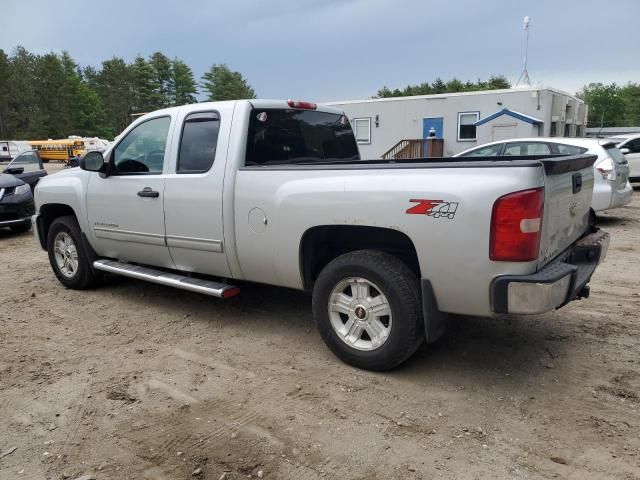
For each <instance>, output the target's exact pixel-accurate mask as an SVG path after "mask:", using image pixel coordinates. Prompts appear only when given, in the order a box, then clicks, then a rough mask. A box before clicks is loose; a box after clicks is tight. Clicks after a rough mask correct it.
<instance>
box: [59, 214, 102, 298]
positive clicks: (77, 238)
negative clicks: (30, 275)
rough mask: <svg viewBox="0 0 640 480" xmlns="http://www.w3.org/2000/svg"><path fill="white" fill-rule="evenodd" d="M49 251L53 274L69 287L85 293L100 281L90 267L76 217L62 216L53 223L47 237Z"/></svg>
mask: <svg viewBox="0 0 640 480" xmlns="http://www.w3.org/2000/svg"><path fill="white" fill-rule="evenodd" d="M47 252H48V254H49V263H50V264H51V268H52V269H53V273H54V274H55V276H56V277H57V279H58V280H59V281H60V283H62V284H63V285H64V286H65V287H68V288H73V289H74V290H85V289H87V288H90V287H92V286H93V285H94V284H95V283H96V282H97V280H98V279H99V275H98V274H97V273H96V272H94V270H93V269H92V268H91V265H90V264H89V256H88V255H87V251H86V249H85V246H84V243H83V242H82V233H81V232H80V227H79V225H78V222H77V221H76V219H75V217H72V216H67V217H60V218H57V219H55V220H54V221H53V223H51V226H50V227H49V233H48V234H47Z"/></svg>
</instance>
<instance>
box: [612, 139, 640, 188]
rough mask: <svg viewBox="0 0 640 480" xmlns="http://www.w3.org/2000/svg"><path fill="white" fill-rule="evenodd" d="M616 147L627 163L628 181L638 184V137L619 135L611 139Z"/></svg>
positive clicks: (639, 166)
mask: <svg viewBox="0 0 640 480" xmlns="http://www.w3.org/2000/svg"><path fill="white" fill-rule="evenodd" d="M609 140H611V141H613V142H615V144H616V147H618V149H619V150H620V151H621V152H622V153H623V155H624V156H625V158H626V159H627V162H628V163H629V180H630V181H632V182H640V135H638V134H636V135H620V136H617V137H611V138H609Z"/></svg>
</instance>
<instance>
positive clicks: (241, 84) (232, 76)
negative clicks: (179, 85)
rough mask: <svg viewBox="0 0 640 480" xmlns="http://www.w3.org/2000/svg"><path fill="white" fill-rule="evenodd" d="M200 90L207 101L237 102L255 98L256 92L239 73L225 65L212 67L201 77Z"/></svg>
mask: <svg viewBox="0 0 640 480" xmlns="http://www.w3.org/2000/svg"><path fill="white" fill-rule="evenodd" d="M202 80H203V82H202V88H203V89H204V91H205V92H206V93H207V99H208V100H239V99H247V98H256V92H255V91H254V90H253V88H251V86H250V85H249V84H248V83H247V81H246V80H245V79H244V78H243V77H242V75H241V74H240V73H239V72H234V71H231V70H230V69H229V67H228V66H227V65H224V64H221V65H213V66H212V67H211V68H210V69H209V71H208V72H206V73H205V74H204V75H203V76H202Z"/></svg>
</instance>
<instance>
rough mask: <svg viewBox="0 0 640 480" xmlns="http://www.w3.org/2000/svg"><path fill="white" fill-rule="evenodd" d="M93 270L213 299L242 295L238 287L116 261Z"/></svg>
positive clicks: (97, 264) (101, 262)
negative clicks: (202, 294) (200, 294)
mask: <svg viewBox="0 0 640 480" xmlns="http://www.w3.org/2000/svg"><path fill="white" fill-rule="evenodd" d="M93 268H95V269H96V270H101V271H103V272H109V273H115V274H118V275H123V276H125V277H131V278H136V279H138V280H145V281H147V282H152V283H158V284H160V285H167V286H169V287H174V288H180V289H182V290H189V291H190V292H196V293H204V294H205V295H209V296H212V297H218V298H229V297H235V296H236V295H238V293H240V289H239V288H238V287H234V286H233V285H228V284H226V283H221V282H212V281H211V280H203V279H200V278H192V277H187V276H185V275H178V274H175V273H167V272H163V271H161V270H154V269H153V268H149V267H141V266H139V265H131V264H130V263H124V262H118V261H116V260H106V259H102V260H96V261H95V262H93Z"/></svg>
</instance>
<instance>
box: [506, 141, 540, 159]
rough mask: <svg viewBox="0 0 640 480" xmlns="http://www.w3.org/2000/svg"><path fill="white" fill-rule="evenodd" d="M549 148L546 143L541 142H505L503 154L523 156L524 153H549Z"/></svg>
mask: <svg viewBox="0 0 640 480" xmlns="http://www.w3.org/2000/svg"><path fill="white" fill-rule="evenodd" d="M550 153H551V148H550V147H549V145H548V144H546V143H541V142H514V143H507V146H506V148H505V149H504V155H506V156H509V155H513V156H524V155H549V154H550Z"/></svg>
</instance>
